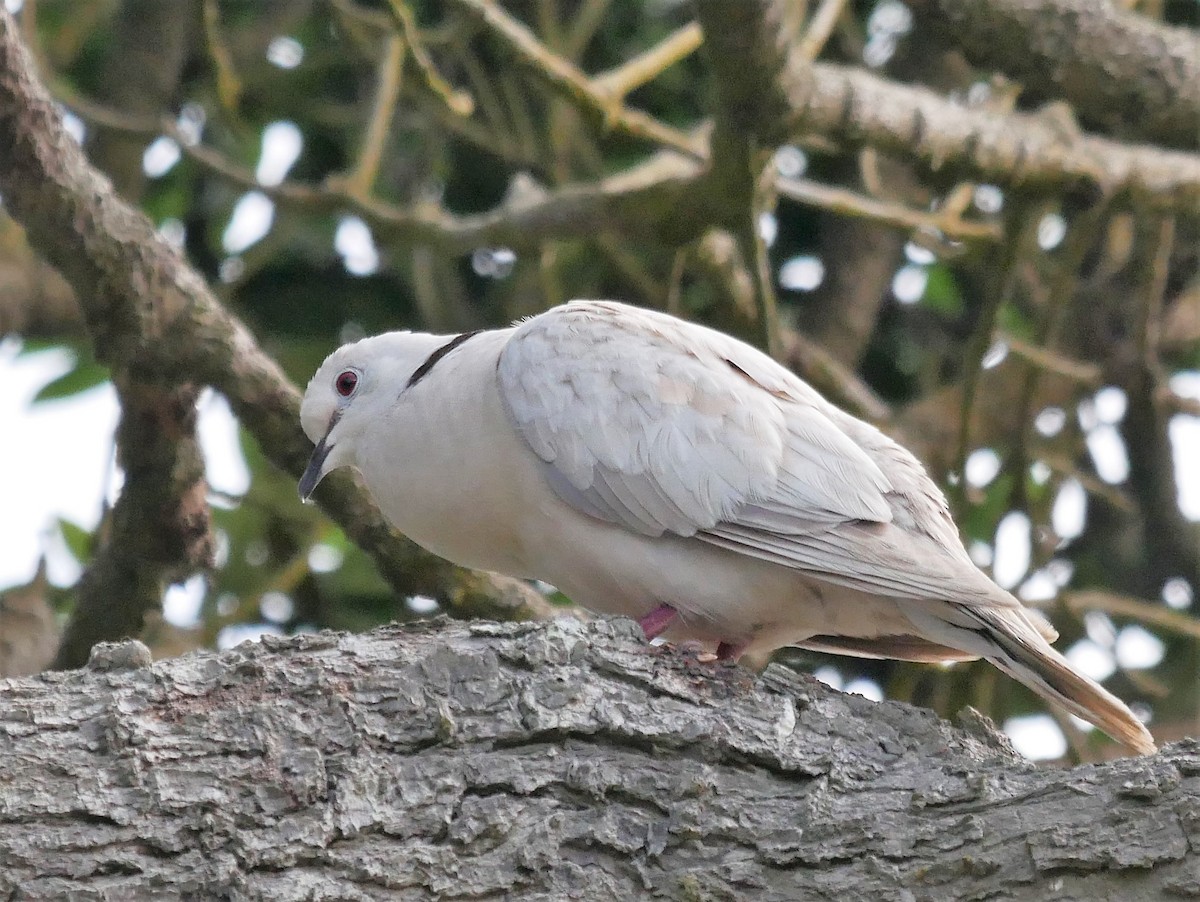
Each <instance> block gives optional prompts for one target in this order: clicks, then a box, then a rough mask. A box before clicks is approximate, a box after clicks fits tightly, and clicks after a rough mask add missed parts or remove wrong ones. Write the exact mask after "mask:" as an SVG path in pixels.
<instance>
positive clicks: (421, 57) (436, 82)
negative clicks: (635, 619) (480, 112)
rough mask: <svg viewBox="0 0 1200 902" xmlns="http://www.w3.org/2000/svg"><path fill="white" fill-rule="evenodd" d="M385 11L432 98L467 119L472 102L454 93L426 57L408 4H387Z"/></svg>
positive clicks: (396, 1)
mask: <svg viewBox="0 0 1200 902" xmlns="http://www.w3.org/2000/svg"><path fill="white" fill-rule="evenodd" d="M388 7H389V9H390V10H391V12H392V16H393V18H394V19H395V21H396V24H397V25H398V26H399V28H400V35H401V37H402V38H403V39H404V41H405V42H406V43H407V45H408V49H409V52H410V53H411V54H412V59H413V62H414V63H416V65H417V72H419V73H420V75H421V81H422V82H424V84H425V86H426V87H427V88H428V89H429V90H430V91H431V92H432V93H433V95H434V96H435V97H437V98H439V99H440V100H441V101H442V102H443V103H445V104H446V108H447V109H449V110H450V111H451V112H452V113H454V114H455V115H458V116H470V115H471V114H472V113H473V112H474V111H475V101H474V100H472V99H471V95H470V94H468V93H467V92H466V91H460V90H457V89H455V88H454V87H453V86H452V85H451V84H450V82H448V81H446V79H445V78H444V77H443V76H442V74H441V73H440V72H438V70H437V67H436V66H434V64H433V59H432V58H431V57H430V56H429V51H428V50H426V49H425V45H424V43H422V41H421V35H420V33H419V31H418V29H417V23H416V22H415V21H414V20H413V14H412V10H411V9H409V6H408V3H406V2H405V0H388Z"/></svg>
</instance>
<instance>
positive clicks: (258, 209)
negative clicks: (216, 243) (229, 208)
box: [221, 191, 275, 254]
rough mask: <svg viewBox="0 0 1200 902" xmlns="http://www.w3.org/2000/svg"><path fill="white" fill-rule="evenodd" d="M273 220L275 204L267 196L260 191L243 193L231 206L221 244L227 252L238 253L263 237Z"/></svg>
mask: <svg viewBox="0 0 1200 902" xmlns="http://www.w3.org/2000/svg"><path fill="white" fill-rule="evenodd" d="M274 221H275V204H274V203H272V202H271V199H270V198H269V197H267V196H266V195H265V194H263V193H262V192H261V191H251V192H249V193H247V194H243V195H242V197H241V199H240V200H238V202H237V203H236V204H235V205H234V207H233V215H232V216H230V217H229V225H227V226H226V227H225V234H224V235H222V236H221V245H222V247H224V248H225V252H226V253H227V254H240V253H241V252H242V251H244V250H246V248H248V247H250V246H251V245H253V244H257V243H258V242H259V241H261V240H262V239H263V238H265V237H266V235H267V233H268V232H269V231H271V224H272V223H273V222H274Z"/></svg>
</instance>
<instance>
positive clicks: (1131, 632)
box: [1117, 623, 1167, 670]
mask: <svg viewBox="0 0 1200 902" xmlns="http://www.w3.org/2000/svg"><path fill="white" fill-rule="evenodd" d="M1166 652H1167V647H1166V645H1164V644H1163V641H1162V639H1160V638H1158V636H1156V635H1154V633H1152V632H1150V631H1149V630H1148V629H1146V628H1145V627H1142V626H1138V625H1137V624H1136V623H1135V624H1131V625H1130V626H1127V627H1125V628H1124V629H1122V630H1121V632H1119V633H1118V634H1117V663H1118V664H1120V665H1121V666H1122V667H1124V668H1125V669H1126V670H1147V669H1149V668H1151V667H1157V666H1158V664H1159V662H1161V661H1162V659H1163V655H1165V654H1166Z"/></svg>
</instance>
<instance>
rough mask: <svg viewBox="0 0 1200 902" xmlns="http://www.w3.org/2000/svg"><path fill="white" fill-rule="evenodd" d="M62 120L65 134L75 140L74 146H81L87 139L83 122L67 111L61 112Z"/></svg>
mask: <svg viewBox="0 0 1200 902" xmlns="http://www.w3.org/2000/svg"><path fill="white" fill-rule="evenodd" d="M62 119H63V129H64V130H65V131H66V133H67V134H68V135H70V136H71V137H72V138H74V139H75V143H76V144H82V143H83V139H84V138H86V137H87V126H86V125H84V123H83V120H82V119H80V118H79V117H78V116H76V115H75V114H74V113H72V112H71V111H69V110H63V114H62Z"/></svg>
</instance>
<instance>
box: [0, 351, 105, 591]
mask: <svg viewBox="0 0 1200 902" xmlns="http://www.w3.org/2000/svg"><path fill="white" fill-rule="evenodd" d="M19 348H20V344H19V342H17V341H16V340H12V339H6V340H3V341H0V384H3V385H4V391H2V392H0V422H3V423H4V424H5V430H4V441H2V442H0V473H4V474H6V475H5V478H4V482H3V485H4V501H3V504H0V549H3V553H0V588H3V587H6V586H12V585H17V584H19V583H26V582H28V581H29V580H30V579H32V578H33V574H34V571H35V570H36V569H37V562H38V558H39V557H40V556H41V554H42V551H43V548H44V546H45V545H46V539H47V534H48V533H49V532H53V531H55V526H56V521H57V518H58V517H65V518H66V519H68V520H70V521H72V522H74V523H78V524H79V525H80V526H82V527H83V528H84V529H89V530H90V529H94V528H95V526H96V524H97V523H98V522H99V520H100V512H101V507H102V498H101V494H102V491H103V485H104V479H105V476H106V475H107V474H108V473H109V470H110V469H111V467H112V457H113V430H114V429H115V428H116V425H117V416H118V407H117V397H116V392H115V391H114V390H113V387H112V385H110V384H107V383H106V384H104V385H101V386H98V387H96V388H93V389H89V390H88V391H86V392H82V393H80V394H78V395H74V396H72V397H70V398H64V399H61V400H57V401H46V402H43V403H41V404H36V405H33V406H31V405H30V402H31V401H32V400H33V396H34V395H35V394H37V392H38V390H39V389H41V388H42V386H44V385H45V384H46V383H48V382H50V381H51V380H52V379H55V378H57V377H58V376H61V375H62V374H63V373H66V372H67V371H68V370H70V369H71V367H72V358H71V355H70V354H69V353H68V352H66V351H60V350H50V351H43V352H41V353H38V354H30V355H28V356H25V357H18V356H17V352H18V350H19ZM47 550H48V551H50V552H51V557H50V559H49V560H48V563H49V564H50V565H51V572H50V576H51V578H52V580H55V581H56V584H59V583H58V582H57V580H58V579H60V578H62V577H63V576H69V575H70V572H73V571H74V570H75V569H77V568H74V567H73V566H71V565H70V564H69V562H63V563H64V568H65V570H66V571H67V572H64V568H58V567H57V565H56V564H57V562H56V559H57V558H61V557H62V556H63V555H66V554H68V553H67V551H66V549H65V546H62V545H61V543H54V546H53V547H51V548H49V549H47Z"/></svg>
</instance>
